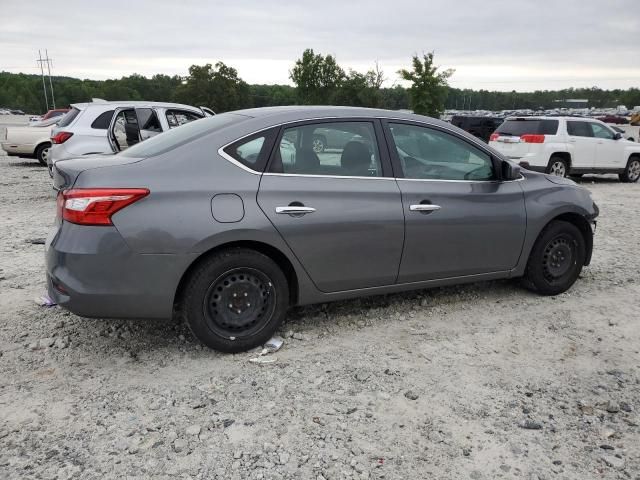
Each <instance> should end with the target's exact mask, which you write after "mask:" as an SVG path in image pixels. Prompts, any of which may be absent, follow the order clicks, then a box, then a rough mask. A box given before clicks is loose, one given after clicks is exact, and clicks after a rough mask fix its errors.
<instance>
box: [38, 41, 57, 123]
mask: <svg viewBox="0 0 640 480" xmlns="http://www.w3.org/2000/svg"><path fill="white" fill-rule="evenodd" d="M44 54H45V58H42V52H41V51H40V50H38V57H39V59H38V60H36V63H38V64H39V65H40V74H41V75H42V90H43V91H44V101H45V103H46V104H47V110H49V98H48V97H47V84H46V82H45V80H44V63H45V62H46V63H47V74H48V75H49V88H50V89H51V103H52V104H53V108H54V109H55V108H56V97H55V95H54V93H53V82H52V80H51V63H52V59H51V58H49V50H48V49H45V51H44Z"/></svg>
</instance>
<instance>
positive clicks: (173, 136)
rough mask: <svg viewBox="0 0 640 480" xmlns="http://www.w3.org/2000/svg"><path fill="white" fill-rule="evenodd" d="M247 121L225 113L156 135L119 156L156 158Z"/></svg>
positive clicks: (241, 117)
mask: <svg viewBox="0 0 640 480" xmlns="http://www.w3.org/2000/svg"><path fill="white" fill-rule="evenodd" d="M246 119H247V117H246V116H244V115H238V114H234V113H223V114H221V115H216V116H214V117H209V118H205V119H203V120H202V121H201V122H192V123H188V124H187V125H184V126H182V127H180V128H175V129H173V130H170V131H168V132H165V133H163V134H162V135H156V136H155V137H152V138H150V139H148V140H145V141H144V142H140V143H138V144H137V145H135V146H133V147H131V148H128V149H127V150H125V151H124V152H121V153H119V154H118V155H122V156H123V157H132V158H148V157H154V156H156V155H161V154H163V153H166V152H168V151H170V150H173V149H174V148H177V147H179V146H181V145H184V144H185V143H189V142H191V141H193V140H196V139H197V138H200V137H202V136H204V135H207V134H209V133H213V132H215V131H216V130H221V129H223V128H225V127H227V126H229V125H233V124H234V123H239V122H241V121H243V120H246Z"/></svg>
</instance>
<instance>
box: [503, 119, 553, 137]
mask: <svg viewBox="0 0 640 480" xmlns="http://www.w3.org/2000/svg"><path fill="white" fill-rule="evenodd" d="M496 133H500V134H501V135H513V136H515V137H519V136H521V135H555V134H556V133H558V120H540V119H531V120H527V119H520V118H518V119H513V120H505V122H504V123H503V124H502V125H500V126H499V127H498V129H497V130H496Z"/></svg>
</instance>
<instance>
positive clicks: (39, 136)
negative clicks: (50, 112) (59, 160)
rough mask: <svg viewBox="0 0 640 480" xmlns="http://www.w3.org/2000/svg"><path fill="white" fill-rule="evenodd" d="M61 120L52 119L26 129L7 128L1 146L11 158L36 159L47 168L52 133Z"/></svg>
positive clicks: (58, 118)
mask: <svg viewBox="0 0 640 480" xmlns="http://www.w3.org/2000/svg"><path fill="white" fill-rule="evenodd" d="M61 118H62V117H52V118H49V119H48V120H43V121H41V122H36V123H33V124H31V125H29V126H26V127H7V128H6V129H5V134H4V139H2V141H1V142H0V146H2V149H3V150H4V151H5V152H7V155H9V156H20V157H27V158H35V159H37V160H38V161H39V162H40V163H41V164H42V165H44V166H47V158H48V156H49V150H50V148H51V131H52V130H53V127H54V126H55V124H56V123H58V122H59V121H60V119H61Z"/></svg>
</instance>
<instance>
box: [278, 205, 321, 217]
mask: <svg viewBox="0 0 640 480" xmlns="http://www.w3.org/2000/svg"><path fill="white" fill-rule="evenodd" d="M315 211H316V209H315V208H313V207H298V206H287V207H276V213H281V214H283V215H304V214H306V213H313V212H315Z"/></svg>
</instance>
